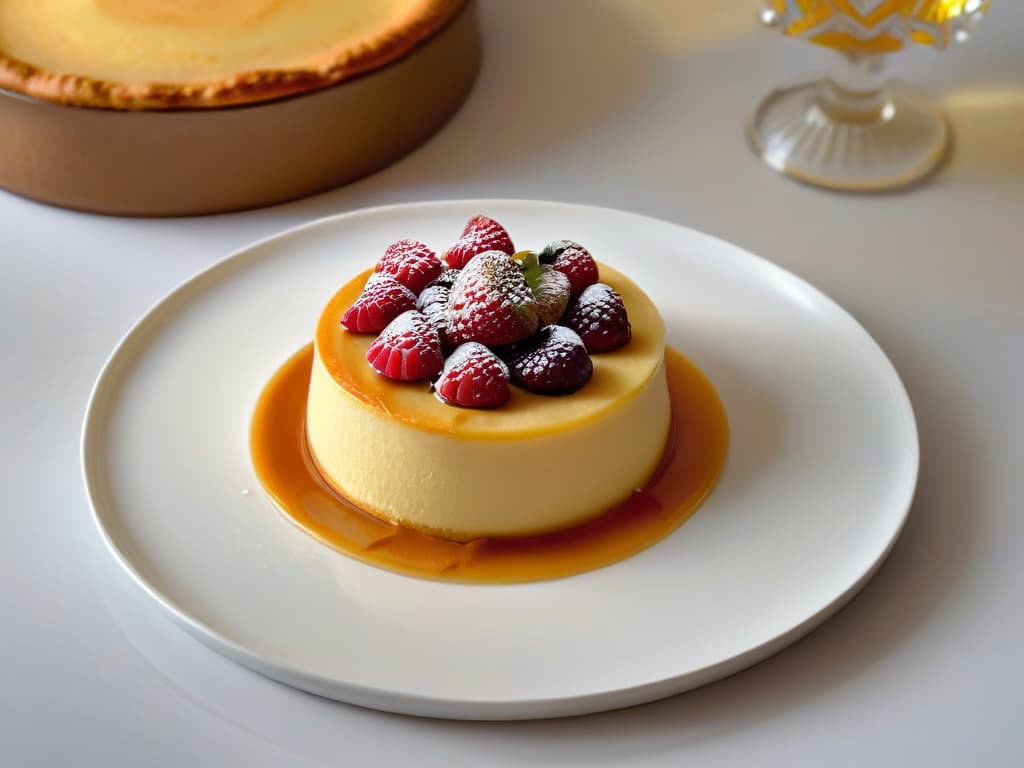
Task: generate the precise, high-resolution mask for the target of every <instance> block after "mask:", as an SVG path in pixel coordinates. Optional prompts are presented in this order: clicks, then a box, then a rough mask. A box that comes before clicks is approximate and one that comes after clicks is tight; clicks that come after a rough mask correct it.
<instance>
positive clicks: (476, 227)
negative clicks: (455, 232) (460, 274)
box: [444, 216, 516, 269]
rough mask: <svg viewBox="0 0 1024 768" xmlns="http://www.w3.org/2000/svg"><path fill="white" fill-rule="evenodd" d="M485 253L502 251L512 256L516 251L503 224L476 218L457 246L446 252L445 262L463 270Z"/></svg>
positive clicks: (463, 232) (481, 217)
mask: <svg viewBox="0 0 1024 768" xmlns="http://www.w3.org/2000/svg"><path fill="white" fill-rule="evenodd" d="M485 251H501V252H502V253H507V254H509V255H510V256H511V255H512V254H513V253H515V251H516V249H515V246H514V245H512V238H511V237H509V236H508V232H506V231H505V228H504V227H503V226H501V224H499V223H498V222H496V221H495V220H494V219H489V218H488V217H486V216H474V217H473V218H471V219H470V220H469V222H468V223H467V224H466V228H465V229H463V230H462V235H461V236H460V237H459V239H458V240H456V241H455V244H454V245H453V246H452V247H451V248H449V249H448V250H447V251H446V252H445V254H444V260H445V262H447V264H448V266H449V267H452V268H454V269H462V268H464V267H465V266H466V264H468V263H469V260H470V259H472V258H473V257H474V256H476V255H477V254H480V253H484V252H485Z"/></svg>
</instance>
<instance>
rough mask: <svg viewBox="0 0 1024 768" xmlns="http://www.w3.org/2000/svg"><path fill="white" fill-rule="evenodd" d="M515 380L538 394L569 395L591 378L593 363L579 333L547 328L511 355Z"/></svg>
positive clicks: (509, 364) (521, 344) (510, 363)
mask: <svg viewBox="0 0 1024 768" xmlns="http://www.w3.org/2000/svg"><path fill="white" fill-rule="evenodd" d="M506 359H507V361H508V366H509V369H510V370H511V372H512V379H513V380H514V381H515V382H516V383H517V384H519V385H520V386H521V387H523V388H524V389H526V390H528V391H530V392H536V393H537V394H539V395H568V394H570V393H572V392H575V391H576V390H578V389H579V388H580V387H582V386H583V385H584V384H586V383H587V381H588V380H589V379H590V376H591V374H592V373H593V372H594V364H593V363H592V362H591V361H590V356H589V355H588V354H587V348H586V347H585V346H584V344H583V341H582V340H581V339H580V337H579V336H577V335H576V332H575V331H573V330H571V329H570V328H566V327H564V326H561V325H547V326H545V327H544V328H541V330H540V332H539V333H538V334H537V335H536V336H533V337H532V338H530V339H527V340H526V341H525V342H522V343H520V344H516V345H515V346H514V347H513V348H512V349H511V350H509V352H508V356H507V358H506Z"/></svg>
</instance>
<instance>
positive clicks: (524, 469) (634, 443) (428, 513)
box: [306, 265, 671, 541]
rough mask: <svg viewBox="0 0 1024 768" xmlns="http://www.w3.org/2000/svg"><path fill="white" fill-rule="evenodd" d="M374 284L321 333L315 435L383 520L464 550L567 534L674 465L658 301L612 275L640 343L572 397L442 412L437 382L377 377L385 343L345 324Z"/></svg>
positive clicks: (310, 426)
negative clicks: (374, 345) (669, 462)
mask: <svg viewBox="0 0 1024 768" xmlns="http://www.w3.org/2000/svg"><path fill="white" fill-rule="evenodd" d="M367 276H368V273H363V274H362V275H359V276H358V277H356V278H355V279H354V280H352V281H351V282H350V283H348V284H347V285H346V286H345V287H344V288H342V290H341V291H339V292H338V293H337V294H336V295H335V296H334V298H332V299H331V301H330V302H329V303H328V305H327V307H326V309H325V310H324V312H323V315H322V316H321V320H320V323H319V325H318V329H317V334H316V351H315V358H314V362H313V370H312V375H311V379H310V390H309V397H308V401H307V423H306V436H307V441H308V445H309V450H310V454H311V456H312V458H313V460H314V462H315V463H316V465H317V467H318V469H319V470H320V473H321V475H323V477H324V479H325V480H326V481H327V482H328V483H329V484H330V485H331V486H332V487H333V488H334V489H335V490H336V491H337V492H338V493H340V494H341V495H342V496H344V497H345V498H347V499H349V500H350V501H352V502H353V503H355V504H356V505H357V506H359V507H360V508H362V509H364V510H365V511H367V512H370V513H372V514H374V515H376V516H378V517H382V518H384V519H387V520H390V521H392V522H396V523H399V524H401V525H404V526H408V527H411V528H415V529H417V530H421V531H425V532H429V533H434V534H437V535H441V536H444V537H446V538H451V539H456V540H462V541H465V540H469V539H473V538H477V537H481V536H491V537H503V536H505V537H507V536H523V535H530V534H536V533H543V532H547V531H552V530H558V529H560V528H566V527H569V526H572V525H575V524H578V523H581V522H584V521H585V520H588V519H590V518H592V517H595V516H596V515H599V514H601V513H602V512H604V511H605V510H607V509H609V508H611V507H613V506H615V505H616V504H618V503H619V502H621V501H623V500H624V499H625V498H627V497H628V496H629V495H630V494H631V493H632V492H633V491H634V490H636V489H639V488H641V487H642V486H643V485H644V484H645V483H646V481H647V480H648V479H649V477H650V476H651V474H652V473H653V472H654V470H655V468H656V467H657V466H658V463H659V462H660V460H661V458H662V455H663V453H664V449H665V444H666V441H667V438H668V434H669V429H670V422H671V405H670V402H669V395H668V385H667V381H666V375H665V365H664V349H665V347H664V343H665V341H664V325H663V323H662V321H661V318H660V315H659V314H658V312H657V310H656V308H655V307H654V305H653V303H652V302H651V301H650V299H649V298H648V297H647V296H646V294H644V293H643V291H641V290H640V289H639V287H637V286H636V285H635V284H634V283H633V282H632V281H630V280H628V278H626V277H625V276H624V275H621V273H618V272H616V271H615V270H612V269H611V268H609V267H606V266H604V265H602V266H601V276H602V280H604V281H606V282H608V283H609V284H611V285H612V286H613V287H615V288H616V290H618V291H619V292H620V294H621V295H622V297H623V301H624V303H625V305H626V308H627V310H628V312H629V313H630V318H631V322H632V324H633V341H632V342H630V344H628V345H627V346H626V347H623V348H621V349H620V350H616V351H615V352H611V353H605V354H602V355H594V356H593V360H594V376H593V378H592V379H591V381H590V382H588V383H587V384H586V385H585V386H584V388H583V389H582V390H580V391H579V392H577V393H576V394H573V395H570V396H566V397H544V396H541V395H533V394H530V393H528V392H525V391H522V390H519V389H518V388H514V394H513V398H512V400H510V402H509V403H508V404H507V405H506V406H503V407H502V408H498V409H495V410H492V411H474V410H472V409H463V408H457V407H453V406H447V405H443V404H442V403H440V402H438V401H437V400H436V399H435V398H434V396H433V395H432V394H431V393H430V392H429V386H428V385H427V384H426V383H412V384H404V383H398V382H393V381H390V380H388V379H384V378H383V377H380V376H378V375H377V374H376V373H375V372H374V371H373V370H372V369H370V367H369V366H368V365H367V363H366V361H365V359H364V357H363V355H364V354H365V349H366V347H367V346H368V345H369V343H370V341H371V340H372V336H362V335H356V334H350V333H348V332H346V331H344V330H343V329H342V328H341V327H340V326H339V324H338V318H340V316H341V313H342V312H343V311H344V309H345V308H347V307H348V306H349V305H350V304H351V302H352V301H353V300H354V299H355V297H356V296H357V295H358V293H359V291H360V290H361V288H362V285H363V284H364V283H365V280H366V277H367Z"/></svg>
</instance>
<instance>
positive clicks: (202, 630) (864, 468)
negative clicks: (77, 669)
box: [82, 201, 918, 719]
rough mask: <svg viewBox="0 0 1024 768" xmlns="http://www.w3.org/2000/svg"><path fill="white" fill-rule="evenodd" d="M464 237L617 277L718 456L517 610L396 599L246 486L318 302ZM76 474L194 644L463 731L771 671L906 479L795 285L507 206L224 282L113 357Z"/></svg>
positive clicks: (903, 418)
mask: <svg viewBox="0 0 1024 768" xmlns="http://www.w3.org/2000/svg"><path fill="white" fill-rule="evenodd" d="M478 212H482V213H487V214H488V215H491V216H493V217H495V218H497V219H498V220H499V221H501V222H502V223H503V224H504V225H505V226H506V227H507V228H508V230H509V231H510V232H511V233H512V236H513V238H514V240H515V242H516V243H517V244H518V246H519V247H533V248H540V247H542V246H543V245H544V244H545V243H547V242H548V241H550V240H555V239H561V238H569V239H573V240H577V241H580V242H582V243H584V244H586V245H587V246H588V247H589V248H590V249H591V251H592V252H593V253H594V255H595V256H596V257H597V258H599V259H600V260H602V261H606V262H607V263H609V264H611V265H613V266H615V267H617V268H619V269H622V270H624V271H625V272H627V273H628V274H629V275H631V276H632V277H633V278H634V279H635V280H636V281H637V282H638V283H639V284H640V285H641V286H642V287H643V288H645V289H646V290H647V291H648V293H649V294H650V295H651V297H652V298H653V299H654V301H655V303H656V304H657V305H658V306H659V307H660V308H661V311H662V314H663V315H664V317H665V320H666V323H667V326H668V336H669V343H671V344H672V345H674V346H675V347H676V348H678V349H679V350H681V351H682V352H683V353H685V354H686V355H687V356H689V357H690V358H691V359H692V360H693V361H695V362H696V363H697V364H698V365H699V366H700V367H701V368H702V369H703V370H704V371H705V372H706V373H707V374H708V375H709V376H710V378H711V380H712V381H713V382H714V383H715V385H716V387H717V388H718V391H719V394H720V395H721V397H722V400H723V402H724V403H725V407H726V410H727V411H728V414H729V419H730V423H731V439H732V447H731V453H730V456H729V460H728V464H727V466H726V469H725V472H724V474H723V476H722V478H721V480H720V482H719V485H718V487H717V488H716V490H715V491H714V493H713V494H712V495H711V497H710V498H709V499H708V500H707V501H706V502H705V504H704V505H703V506H702V507H701V509H700V510H698V512H697V514H696V515H695V516H694V517H693V518H692V519H691V520H690V521H689V522H687V523H686V524H685V525H684V526H682V527H681V528H680V529H678V530H677V531H676V532H675V533H673V534H672V535H671V536H669V537H668V538H666V539H665V540H663V541H661V542H660V543H658V544H656V545H655V546H653V547H651V548H650V549H648V550H646V551H644V552H641V553H640V554H638V555H636V556H634V557H632V558H630V559H628V560H626V561H624V562H621V563H618V564H615V565H612V566H609V567H606V568H602V569H600V570H597V571H592V572H590V573H586V574H582V575H579V576H575V577H572V578H568V579H562V580H558V581H547V582H537V583H530V584H518V585H504V586H473V585H470V586H467V585H460V584H447V583H438V582H431V581H422V580H418V579H414V578H408V577H404V576H400V575H397V574H394V573H390V572H386V571H382V570H378V569H376V568H373V567H371V566H368V565H364V564H362V563H358V562H355V561H353V560H350V559H348V558H346V557H344V556H343V555H340V554H338V553H337V552H335V551H333V550H331V549H328V548H327V547H325V546H323V545H321V544H319V543H318V542H316V541H314V540H313V539H312V538H311V537H310V536H308V535H306V534H305V533H303V532H302V531H300V530H299V529H297V528H296V527H295V526H294V525H292V524H291V523H289V522H288V521H287V520H286V519H285V518H284V516H283V515H281V514H280V513H279V512H278V511H277V509H276V508H275V507H274V505H273V504H272V503H271V502H270V501H269V500H268V499H267V498H266V497H265V496H264V494H263V493H262V491H261V489H260V486H259V484H258V483H257V481H256V479H255V477H254V474H253V471H252V469H251V466H250V462H249V453H248V430H249V419H250V415H251V412H252V409H253V406H254V404H255V402H256V399H257V396H258V395H259V392H260V390H261V388H262V387H263V385H264V384H265V383H266V381H267V380H268V379H269V378H270V376H271V375H272V374H273V373H274V371H275V370H276V369H277V367H278V366H279V365H280V364H281V363H282V362H283V361H284V360H285V359H286V358H288V356H289V355H291V354H292V353H293V352H294V351H295V350H296V349H298V348H299V347H300V346H302V345H303V344H305V343H307V342H308V341H309V339H310V337H311V335H312V332H313V328H314V325H315V323H316V320H317V317H318V315H319V313H320V309H321V307H322V306H323V305H324V303H325V302H326V301H327V299H328V298H329V297H330V296H331V294H332V293H334V291H335V290H336V289H337V288H338V287H339V286H340V285H341V284H342V283H343V282H345V281H346V280H347V279H349V278H350V277H352V276H353V275H354V274H356V273H357V272H359V271H360V270H362V269H365V268H366V267H367V265H369V264H371V263H373V262H374V261H375V260H376V259H377V258H378V257H379V255H380V254H381V253H383V251H384V248H385V247H386V246H387V245H388V244H389V243H390V242H392V241H394V240H397V239H399V238H403V237H414V238H417V239H420V240H423V241H425V242H427V243H429V244H432V245H433V246H434V247H436V248H438V249H440V248H443V247H445V246H446V245H447V244H448V243H450V242H451V241H452V240H454V239H455V237H456V236H457V235H458V234H459V232H460V231H461V228H462V225H463V224H464V223H465V221H466V219H468V218H469V216H471V215H472V214H474V213H478ZM82 450H83V465H84V473H85V482H86V487H87V490H88V494H89V497H90V500H91V502H92V506H93V509H94V510H95V515H96V521H97V524H98V526H99V529H100V531H101V532H102V534H103V536H104V537H105V539H106V541H107V543H108V544H109V545H110V549H111V550H112V552H113V553H114V556H115V557H116V558H117V559H118V560H119V561H120V562H121V564H122V565H123V566H124V567H125V569H126V570H127V572H128V573H129V574H130V575H131V576H132V578H133V579H135V581H136V582H138V584H139V585H140V586H141V587H142V588H143V589H144V590H145V591H146V593H147V594H148V595H150V596H151V597H152V598H153V600H155V601H156V602H157V603H158V604H159V605H160V606H161V607H162V608H163V609H164V610H165V611H166V612H167V613H168V614H169V615H170V616H171V617H172V618H173V619H174V620H175V621H177V622H178V623H179V624H180V625H182V626H183V627H184V628H186V629H187V630H188V631H189V632H191V633H192V634H193V635H195V636H196V637H197V638H199V639H200V640H202V641H203V642H205V643H207V644H208V645H210V646H211V647H213V648H214V649H216V650H218V651H220V652H221V653H223V654H225V655H226V656H229V657H231V658H233V659H235V660H236V661H239V662H241V663H242V664H245V665H246V666H248V667H251V668H252V669H254V670H256V671H258V672H261V673H263V674H265V675H268V676H270V677H272V678H275V679H277V680H280V681H282V682H284V683H288V684H290V685H293V686H297V687H299V688H303V689H306V690H308V691H312V692H314V693H318V694H321V695H323V696H328V697H332V698H336V699H340V700H343V701H347V702H351V703H354V704H360V705H363V706H367V707H374V708H378V709H384V710H390V711H394V712H402V713H408V714H416V715H429V716H435V717H452V718H473V719H512V718H534V717H552V716H560V715H572V714H583V713H587V712H594V711H598V710H603V709H611V708H616V707H624V706H628V705H632V704H638V703H641V702H644V701H650V700H653V699H656V698H659V697H663V696H667V695H670V694H674V693H679V692H681V691H684V690H687V689H689V688H693V687H695V686H698V685H701V684H703V683H707V682H709V681H711V680H715V679H717V678H720V677H723V676H725V675H728V674H730V673H733V672H736V671H737V670H739V669H742V668H743V667H746V666H749V665H751V664H753V663H755V662H757V661H758V660H760V659H763V658H765V657H766V656H768V655H769V654H771V653H773V652H775V651H778V650H779V649H780V648H782V647H783V646H785V645H786V644H788V643H790V642H792V641H793V640H795V639H796V638H798V637H799V636H801V635H803V634H804V633H806V632H808V631H809V630H810V629H812V628H813V627H814V626H816V625H817V624H819V623H820V622H821V621H823V620H824V619H826V618H827V617H828V616H829V615H830V614H831V613H833V612H834V611H835V610H837V609H838V608H839V607H840V606H841V605H842V604H843V603H845V602H846V601H847V600H849V599H850V598H851V597H852V596H853V595H854V594H855V593H856V592H857V590H859V589H860V588H861V587H862V586H863V585H864V583H865V582H866V581H867V579H868V578H870V576H871V574H872V573H873V572H874V571H875V569H876V568H877V567H878V566H879V564H880V563H881V562H882V560H883V559H884V558H885V556H886V554H887V553H888V551H889V549H890V548H891V547H892V544H893V542H894V541H895V539H896V536H897V535H898V533H899V531H900V528H901V527H902V525H903V522H904V520H905V518H906V515H907V511H908V508H909V506H910V501H911V497H912V495H913V491H914V485H915V481H916V477H917V466H918V444H917V433H916V428H915V424H914V418H913V413H912V411H911V407H910V403H909V401H908V399H907V395H906V392H905V391H904V389H903V386H902V384H901V383H900V380H899V378H898V376H897V374H896V372H895V371H894V370H893V368H892V366H891V365H890V363H889V361H888V360H887V359H886V357H885V355H884V354H883V353H882V351H881V350H880V349H879V348H878V346H877V345H876V344H875V343H874V341H872V339H871V338H870V337H869V336H868V334H867V333H866V332H865V331H864V330H863V329H862V328H861V327H860V326H859V325H858V324H857V323H856V322H855V321H854V320H853V319H852V318H851V317H850V316H849V315H848V314H846V312H844V311H843V310H842V309H841V308H839V307H838V306H836V304H834V303H833V302H832V301H830V300H829V299H828V298H826V297H825V296H823V295H822V294H821V293H820V292H818V291H817V290H815V289H814V288H812V287H811V286H809V285H807V284H806V283H805V282H803V281H801V280H800V279H798V278H796V277H794V276H793V275H791V274H789V273H787V272H784V271H783V270H781V269H779V268H777V267H775V266H773V265H772V264H771V263H769V262H767V261H764V260H762V259H760V258H757V257H756V256H752V255H751V254H749V253H746V252H745V251H742V250H740V249H739V248H736V247H734V246H732V245H729V244H727V243H724V242H722V241H720V240H716V239H714V238H711V237H708V236H706V235H702V234H700V233H698V232H694V231H692V230H689V229H686V228H684V227H680V226H677V225H675V224H670V223H667V222H662V221H656V220H653V219H648V218H644V217H642V216H637V215H635V214H630V213H624V212H620V211H612V210H606V209H597V208H588V207H581V206H574V205H563V204H554V203H541V202H515V201H470V202H444V203H424V204H419V205H402V206H395V207H389V208H379V209H374V210H367V211H360V212H356V213H351V214H346V215H343V216H338V217H335V218H331V219H327V220H324V221H320V222H316V223H314V224H310V225H308V226H304V227H300V228H298V229H295V230H292V231H290V232H286V233H284V234H282V235H280V236H278V237H274V238H271V239H269V240H266V241H263V242H261V243H258V244H256V245H254V246H252V247H249V248H246V249H245V250H243V251H241V252H240V253H237V254H235V255H234V256H231V257H230V258H228V259H226V260H224V261H222V262H221V263H219V264H217V265H216V266H214V267H212V268H211V269H209V270H207V271H205V272H203V273H202V274H200V275H199V276H197V277H195V278H194V279H192V280H190V281H189V282H187V283H186V284H184V285H183V286H181V287H180V288H178V289H177V290H176V291H174V292H173V293H172V294H171V295H170V296H168V297H167V298H166V299H165V300H163V301H162V302H161V303H160V304H158V305H157V306H156V307H155V308H154V309H153V310H152V311H151V312H150V313H149V314H147V315H146V317H144V318H143V319H142V320H141V321H140V322H139V323H138V324H137V325H136V326H135V328H134V329H132V331H131V332H130V333H129V334H128V335H127V336H126V337H125V339H124V341H123V342H122V343H121V344H120V346H119V347H118V349H117V350H116V351H115V352H114V354H113V355H112V357H111V359H110V361H109V362H108V363H107V366H106V367H105V369H104V370H103V373H102V374H101V376H100V378H99V381H98V382H97V384H96V387H95V390H94V392H93V395H92V399H91V402H90V404H89V408H88V412H87V415H86V420H85V433H84V437H83V448H82ZM608 450H609V451H614V450H615V446H608ZM509 483H510V486H511V485H514V484H515V483H516V477H515V475H514V474H510V476H509Z"/></svg>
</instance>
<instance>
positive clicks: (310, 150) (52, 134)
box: [0, 0, 480, 216]
mask: <svg viewBox="0 0 1024 768" xmlns="http://www.w3.org/2000/svg"><path fill="white" fill-rule="evenodd" d="M479 65H480V31H479V25H478V23H477V7H476V2H475V0H473V1H472V2H469V3H468V4H467V5H466V7H465V8H464V9H463V10H462V11H460V12H459V14H458V15H457V16H456V17H454V18H453V19H452V20H451V21H449V22H448V23H447V24H446V25H445V26H444V27H442V28H441V29H440V30H439V31H438V32H437V33H436V34H434V35H433V36H432V37H430V38H429V39H427V40H426V41H424V42H423V43H421V44H420V45H419V46H418V47H417V48H416V49H415V50H414V51H413V52H411V53H410V54H409V55H407V56H405V57H404V58H402V59H400V60H398V61H397V62H394V63H392V64H388V65H386V66H384V67H382V68H380V69H377V70H374V71H372V72H370V73H367V74H365V75H362V76H360V77H357V78H355V79H353V80H348V81H345V82H343V83H340V84H338V85H334V86H330V87H327V88H324V89H322V90H318V91H313V92H310V93H306V94H302V95H298V96H292V97H287V98H282V99H278V100H275V101H268V102H261V103H257V104H252V105H246V106H238V107H223V108H208V109H183V110H162V111H145V110H143V111H127V110H115V109H95V108H88V107H76V106H64V105H60V104H55V103H50V102H46V101H40V100H37V99H33V98H30V97H26V96H23V95H21V94H15V93H11V92H7V91H0V126H2V128H0V130H2V140H0V187H3V188H5V189H7V190H9V191H11V192H14V193H16V194H19V195H24V196H25V197H30V198H34V199H36V200H40V201H42V202H45V203H51V204H53V205H59V206H63V207H66V208H75V209H79V210H85V211H93V212H97V213H108V214H119V215H129V216H180V215H190V214H206V213H218V212H223V211H232V210H239V209H243V208H255V207H259V206H263V205H270V204H272V203H278V202H282V201H284V200H290V199H292V198H296V197H301V196H303V195H308V194H311V193H314V192H318V191H321V190H324V189H328V188H330V187H334V186H338V185H340V184H344V183H346V182H349V181H352V180H354V179H357V178H359V177H361V176H365V175H367V174H369V173H372V172H373V171H376V170H379V169H380V168H382V167H384V166H386V165H388V164H389V163H391V162H393V161H395V160H397V159H398V158H399V157H401V156H403V155H404V154H406V153H408V152H410V151H411V150H413V149H414V148H416V147H417V146H419V145H420V144H421V143H423V142H424V141H425V140H426V139H428V138H429V137H430V136H431V135H432V134H434V133H435V132H436V131H437V130H438V129H439V128H440V127H441V126H442V125H444V123H445V122H446V121H447V120H448V118H450V117H451V116H452V114H454V113H455V111H456V110H457V109H458V108H459V106H460V105H461V104H462V102H463V101H464V100H465V98H466V96H467V95H468V94H469V91H470V89H471V88H472V85H473V81H474V80H475V77H476V73H477V71H478V69H479Z"/></svg>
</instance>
